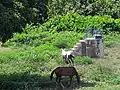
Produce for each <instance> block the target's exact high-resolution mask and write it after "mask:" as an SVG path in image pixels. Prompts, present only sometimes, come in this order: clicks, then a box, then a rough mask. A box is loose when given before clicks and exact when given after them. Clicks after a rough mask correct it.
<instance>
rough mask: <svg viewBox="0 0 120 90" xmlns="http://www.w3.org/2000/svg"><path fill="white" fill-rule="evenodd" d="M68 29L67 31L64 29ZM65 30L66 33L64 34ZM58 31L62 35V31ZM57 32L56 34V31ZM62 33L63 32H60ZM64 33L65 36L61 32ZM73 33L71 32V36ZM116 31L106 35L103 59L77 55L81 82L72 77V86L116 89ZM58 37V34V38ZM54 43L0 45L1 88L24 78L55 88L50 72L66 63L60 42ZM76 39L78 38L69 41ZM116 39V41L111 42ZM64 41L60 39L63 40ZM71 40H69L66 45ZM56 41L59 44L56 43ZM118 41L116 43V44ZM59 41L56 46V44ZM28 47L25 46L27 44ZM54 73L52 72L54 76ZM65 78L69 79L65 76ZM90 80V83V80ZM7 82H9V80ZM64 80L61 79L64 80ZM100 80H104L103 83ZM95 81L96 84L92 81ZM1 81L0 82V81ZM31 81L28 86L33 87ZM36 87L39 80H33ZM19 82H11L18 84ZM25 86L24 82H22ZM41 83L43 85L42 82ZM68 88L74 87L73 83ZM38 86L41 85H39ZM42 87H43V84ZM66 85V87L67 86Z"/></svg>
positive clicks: (119, 80)
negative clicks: (0, 46)
mask: <svg viewBox="0 0 120 90" xmlns="http://www.w3.org/2000/svg"><path fill="white" fill-rule="evenodd" d="M66 33H67V32H66ZM66 33H65V34H66ZM61 35H63V36H64V34H63V33H62V34H61ZM58 36H59V35H58ZM59 37H62V36H59ZM64 37H65V36H64ZM71 37H72V36H71ZM119 38H120V35H119V34H117V35H116V34H112V36H111V34H110V35H108V36H105V57H104V58H103V59H94V60H93V59H92V58H88V57H83V58H76V59H75V68H76V69H77V71H78V73H79V75H80V77H81V80H82V81H83V83H82V85H78V86H76V85H77V83H76V80H75V78H74V79H73V84H72V86H73V87H74V89H78V90H96V89H98V90H100V89H103V90H118V89H119V84H120V75H119V73H120V70H119V67H120V60H119V59H120V51H119V48H120V46H119V42H120V39H119ZM57 39H58V38H57ZM55 41H56V42H54V43H53V44H49V43H48V44H41V45H40V46H37V47H27V46H25V47H22V48H15V49H14V48H3V47H2V48H0V82H1V83H3V82H4V84H5V85H4V86H3V87H4V88H7V86H8V85H9V84H10V83H11V84H12V82H20V83H23V82H26V83H29V84H30V83H31V82H32V85H33V84H34V83H35V82H38V83H39V84H43V83H44V82H50V83H51V84H50V85H48V83H47V84H45V86H46V85H48V86H47V87H46V88H51V86H52V87H53V88H56V87H55V85H54V84H53V83H54V82H53V81H50V79H49V76H50V73H51V71H52V70H53V69H54V68H56V67H58V66H68V65H66V64H64V62H63V61H62V57H61V53H60V52H61V51H60V48H59V45H61V43H57V40H55ZM73 42H77V41H72V44H73ZM113 42H116V43H113ZM62 43H63V42H62ZM70 43H71V42H69V44H68V45H69V46H70V45H71V44H70ZM58 44H59V45H58ZM117 44H118V45H117ZM56 45H58V46H56ZM26 47H27V48H26ZM54 77H55V76H54ZM64 80H65V82H66V81H67V80H68V79H64ZM89 81H91V82H93V83H89ZM8 82H9V84H8ZM65 82H64V81H63V83H65ZM102 82H103V83H102ZM94 83H95V85H93V84H94ZM0 85H2V84H0ZM32 85H31V84H30V86H31V87H32ZM35 85H36V87H39V85H38V84H35ZM18 86H19V84H16V85H15V84H13V87H18ZM22 86H24V84H23V85H22ZM43 86H44V85H43ZM72 86H71V87H70V88H73V87H72ZM39 88H40V87H39ZM43 88H45V87H43ZM70 88H69V89H70Z"/></svg>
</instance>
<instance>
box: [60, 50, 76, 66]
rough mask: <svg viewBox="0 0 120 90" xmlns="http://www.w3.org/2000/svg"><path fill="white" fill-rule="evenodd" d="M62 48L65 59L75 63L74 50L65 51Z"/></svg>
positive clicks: (67, 61)
mask: <svg viewBox="0 0 120 90" xmlns="http://www.w3.org/2000/svg"><path fill="white" fill-rule="evenodd" d="M61 50H62V57H63V60H64V61H65V62H66V63H67V64H68V63H74V62H73V58H74V56H73V55H72V51H65V50H64V49H61Z"/></svg>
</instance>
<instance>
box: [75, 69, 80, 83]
mask: <svg viewBox="0 0 120 90" xmlns="http://www.w3.org/2000/svg"><path fill="white" fill-rule="evenodd" d="M74 70H75V75H76V78H77V82H78V83H80V77H79V75H78V72H77V70H76V69H75V68H74Z"/></svg>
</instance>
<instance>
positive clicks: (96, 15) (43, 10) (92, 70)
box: [0, 0, 120, 90]
mask: <svg viewBox="0 0 120 90" xmlns="http://www.w3.org/2000/svg"><path fill="white" fill-rule="evenodd" d="M119 9H120V7H119V0H80V1H79V0H57V1H56V0H44V1H43V0H31V1H29V0H1V1H0V11H1V12H0V41H2V42H5V43H4V44H3V46H6V47H4V48H3V47H0V86H1V85H2V86H1V87H2V88H7V89H9V88H10V86H13V88H14V89H17V87H19V86H20V87H23V88H27V87H26V86H25V85H24V84H25V83H24V82H26V83H29V84H30V87H32V86H34V85H38V84H36V83H35V82H38V83H39V85H38V86H40V88H41V86H42V84H43V88H44V87H45V86H44V83H46V82H51V83H52V84H53V83H54V82H52V81H50V80H49V76H50V73H51V71H52V70H53V69H54V68H56V67H58V66H68V65H66V64H65V63H64V61H63V60H62V56H61V50H60V49H61V48H66V49H70V48H72V47H73V46H74V45H75V44H76V43H77V42H78V41H79V40H80V39H83V38H84V34H85V33H84V31H85V30H86V29H89V28H91V27H92V28H94V29H96V30H101V31H102V32H104V44H105V57H104V58H103V59H97V58H96V59H93V58H90V57H76V58H75V59H74V62H75V63H74V65H75V68H76V69H77V71H78V74H79V75H80V78H81V80H82V84H81V87H79V88H80V90H96V89H97V90H101V89H103V90H108V89H109V90H118V89H120V88H119V87H118V86H119V84H120V75H119V74H120V70H119V66H120V60H119V59H120V55H119V53H120V51H119V48H120V47H119V43H120V34H119V33H120V18H119V17H120V13H119ZM10 38H11V39H10ZM6 40H7V41H6ZM65 80H66V79H65ZM17 82H18V83H23V85H22V84H21V85H20V84H18V83H17ZM89 82H91V83H89ZM12 83H15V84H14V85H13V84H12ZM52 84H50V86H51V85H52ZM93 84H94V85H93ZM47 85H48V84H47ZM73 85H74V86H75V89H76V88H77V87H76V82H74V81H73ZM24 86H25V87H24ZM28 86H29V85H28ZM38 86H37V87H38ZM50 86H48V87H50ZM79 86H80V85H79ZM35 87H36V86H35ZM23 88H22V89H23ZM53 88H56V87H55V85H53Z"/></svg>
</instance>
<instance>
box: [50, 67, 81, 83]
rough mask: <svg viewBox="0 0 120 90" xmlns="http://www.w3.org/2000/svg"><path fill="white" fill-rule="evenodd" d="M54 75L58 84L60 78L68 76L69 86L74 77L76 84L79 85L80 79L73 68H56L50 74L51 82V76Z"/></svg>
mask: <svg viewBox="0 0 120 90" xmlns="http://www.w3.org/2000/svg"><path fill="white" fill-rule="evenodd" d="M54 73H55V74H56V82H58V83H60V80H61V77H62V76H69V77H70V84H71V81H72V78H73V76H74V75H76V78H77V82H78V83H80V78H79V75H78V72H77V70H76V69H75V68H74V67H57V68H56V69H54V70H53V71H52V73H51V76H50V79H51V80H52V78H53V74H54Z"/></svg>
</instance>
